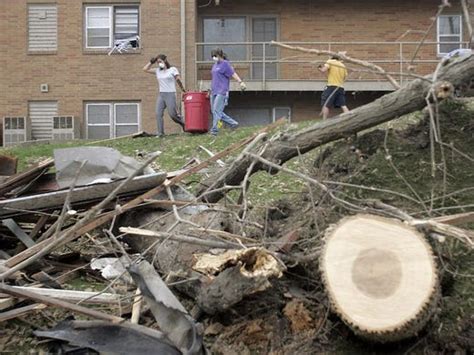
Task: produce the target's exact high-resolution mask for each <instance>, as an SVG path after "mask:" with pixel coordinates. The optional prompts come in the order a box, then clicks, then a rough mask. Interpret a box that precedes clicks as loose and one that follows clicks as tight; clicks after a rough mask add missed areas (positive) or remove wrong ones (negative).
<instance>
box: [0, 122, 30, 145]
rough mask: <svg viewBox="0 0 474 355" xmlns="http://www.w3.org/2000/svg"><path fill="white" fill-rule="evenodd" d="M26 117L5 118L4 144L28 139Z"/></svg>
mask: <svg viewBox="0 0 474 355" xmlns="http://www.w3.org/2000/svg"><path fill="white" fill-rule="evenodd" d="M25 121H26V118H25V117H4V118H3V145H4V146H8V145H12V144H15V143H20V142H24V141H26V140H28V132H27V125H26V122H25Z"/></svg>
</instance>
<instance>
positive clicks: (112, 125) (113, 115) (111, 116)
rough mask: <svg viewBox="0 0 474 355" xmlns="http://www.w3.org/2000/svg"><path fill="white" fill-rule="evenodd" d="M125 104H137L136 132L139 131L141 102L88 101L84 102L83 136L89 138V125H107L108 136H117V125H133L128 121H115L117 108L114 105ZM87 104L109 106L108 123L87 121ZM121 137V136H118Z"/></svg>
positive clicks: (140, 125)
mask: <svg viewBox="0 0 474 355" xmlns="http://www.w3.org/2000/svg"><path fill="white" fill-rule="evenodd" d="M120 105H122V106H125V105H136V106H137V124H136V126H137V132H140V130H141V127H142V120H141V102H140V101H111V102H100V101H99V102H95V101H89V102H86V103H85V116H86V127H85V137H86V139H89V127H91V126H92V127H107V126H108V127H109V138H106V139H111V138H117V134H116V133H117V130H116V127H117V126H135V124H130V123H119V124H117V122H116V117H117V114H116V112H117V110H116V109H115V107H116V106H120ZM89 106H108V107H109V124H105V123H91V124H90V123H89ZM120 137H121V136H120Z"/></svg>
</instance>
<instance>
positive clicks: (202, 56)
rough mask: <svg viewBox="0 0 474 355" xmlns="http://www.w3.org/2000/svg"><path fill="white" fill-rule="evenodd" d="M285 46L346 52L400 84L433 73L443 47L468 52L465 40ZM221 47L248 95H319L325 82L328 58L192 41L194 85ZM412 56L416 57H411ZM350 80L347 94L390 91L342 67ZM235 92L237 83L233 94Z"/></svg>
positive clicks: (378, 79) (201, 83) (204, 85)
mask: <svg viewBox="0 0 474 355" xmlns="http://www.w3.org/2000/svg"><path fill="white" fill-rule="evenodd" d="M285 44H289V45H293V46H299V47H303V48H308V49H310V48H312V49H319V50H329V51H333V52H343V51H345V52H346V54H347V55H348V56H349V57H352V58H356V59H361V60H365V61H369V62H371V63H373V64H376V65H378V66H380V67H382V68H383V69H384V70H385V71H386V72H387V73H389V74H391V75H392V76H393V77H394V78H395V80H397V81H398V82H399V83H400V84H402V85H403V84H404V83H406V82H407V81H410V80H413V79H414V78H415V77H416V76H420V75H427V74H429V73H432V72H433V71H434V69H435V68H436V65H437V63H438V62H439V60H440V58H441V57H442V55H440V54H439V49H440V46H443V47H441V48H450V49H449V50H452V49H456V48H466V47H467V42H450V43H449V46H448V47H446V45H447V43H446V42H443V43H440V42H424V43H423V44H422V45H421V46H420V43H419V42H285ZM214 47H221V48H223V49H224V52H225V53H227V54H228V56H229V60H230V61H231V62H232V65H233V66H234V68H235V70H236V72H237V73H238V74H239V75H240V76H241V77H242V78H243V79H244V80H245V82H246V83H247V88H248V90H249V91H322V90H323V89H324V86H325V85H326V79H325V77H324V75H323V74H322V73H320V72H319V71H318V70H317V66H318V64H322V63H324V62H325V61H326V60H327V58H328V56H324V55H319V56H317V55H314V54H307V53H303V52H297V51H292V50H288V49H283V48H280V47H277V46H274V45H272V44H271V43H270V42H226V43H210V42H206V43H196V61H195V63H196V64H195V71H196V76H195V77H196V87H197V88H198V89H199V90H207V89H209V88H210V80H211V67H212V64H213V62H212V60H210V52H211V49H212V48H214ZM415 53H416V55H415ZM346 66H347V68H348V70H349V76H348V79H347V81H346V84H345V86H344V87H345V89H346V90H347V91H391V90H394V87H393V86H392V85H391V84H390V83H389V82H388V81H387V80H386V79H385V78H384V77H383V76H381V75H379V74H375V73H374V72H372V71H370V70H368V69H367V68H365V67H360V66H355V65H354V64H351V63H346ZM236 90H238V85H237V83H236V82H235V81H233V82H232V83H231V91H236Z"/></svg>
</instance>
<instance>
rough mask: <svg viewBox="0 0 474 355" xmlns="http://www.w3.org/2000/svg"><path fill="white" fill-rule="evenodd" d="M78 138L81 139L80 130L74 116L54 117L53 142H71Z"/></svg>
mask: <svg viewBox="0 0 474 355" xmlns="http://www.w3.org/2000/svg"><path fill="white" fill-rule="evenodd" d="M77 138H79V130H78V125H77V124H76V122H75V120H74V116H55V117H53V140H57V141H70V140H73V139H77Z"/></svg>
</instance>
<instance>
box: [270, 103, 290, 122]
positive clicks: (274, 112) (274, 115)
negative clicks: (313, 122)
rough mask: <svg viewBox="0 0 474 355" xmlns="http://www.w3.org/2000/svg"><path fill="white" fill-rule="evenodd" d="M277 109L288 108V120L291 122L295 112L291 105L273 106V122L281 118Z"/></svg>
mask: <svg viewBox="0 0 474 355" xmlns="http://www.w3.org/2000/svg"><path fill="white" fill-rule="evenodd" d="M277 110H288V117H287V120H288V122H289V123H291V116H292V114H293V112H292V111H293V110H292V109H291V106H273V108H272V118H273V122H276V120H277V119H279V118H280V117H277V116H276V112H277Z"/></svg>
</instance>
